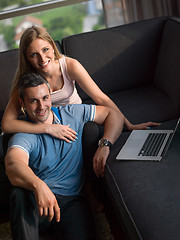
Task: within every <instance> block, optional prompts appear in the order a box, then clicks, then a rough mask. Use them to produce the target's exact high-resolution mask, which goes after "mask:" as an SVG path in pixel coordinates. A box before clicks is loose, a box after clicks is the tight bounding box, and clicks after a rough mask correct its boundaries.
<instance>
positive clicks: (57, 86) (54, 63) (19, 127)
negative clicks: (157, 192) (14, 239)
mask: <svg viewBox="0 0 180 240" xmlns="http://www.w3.org/2000/svg"><path fill="white" fill-rule="evenodd" d="M30 71H33V72H38V73H39V74H41V75H42V76H44V77H45V78H46V79H47V81H48V82H49V84H50V87H51V96H52V103H53V106H60V105H66V104H75V103H81V102H82V101H81V99H80V97H79V95H78V93H77V91H76V88H75V82H77V83H78V84H79V86H80V87H81V88H82V89H83V90H84V91H85V92H86V93H87V95H89V96H90V97H91V98H92V99H93V100H94V101H95V103H96V104H98V105H104V106H109V107H111V108H114V109H116V110H117V111H120V110H119V109H118V107H117V106H116V105H115V104H114V103H113V101H112V100H111V99H110V98H109V97H108V96H107V95H105V94H104V93H103V92H102V91H101V90H100V89H99V87H98V86H97V85H96V83H95V82H94V81H93V80H92V78H91V77H90V76H89V74H88V73H87V71H86V70H85V69H84V67H83V66H82V65H81V64H80V63H79V62H78V61H77V60H75V59H73V58H70V57H66V56H64V55H61V54H60V53H59V51H58V49H57V47H56V45H55V43H54V41H53V39H52V38H51V36H50V35H49V34H48V33H47V32H46V31H45V29H44V28H39V27H34V26H33V27H31V28H28V29H26V30H25V32H24V33H23V35H22V37H21V41H20V46H19V65H18V69H17V73H16V76H15V79H14V82H13V86H12V90H11V95H10V100H9V103H8V105H7V108H6V110H5V113H4V116H3V119H2V131H3V132H9V133H16V132H26V133H48V134H51V135H53V136H54V137H57V138H60V139H62V140H65V141H67V142H70V141H75V139H76V132H75V131H74V130H72V129H71V128H70V126H69V125H67V126H64V125H48V126H47V124H46V125H44V124H38V125H37V124H33V123H29V122H25V121H21V120H18V119H17V118H18V115H19V113H20V105H19V101H18V91H17V85H18V79H19V77H20V76H21V75H22V74H24V73H26V72H30ZM40 114H43V113H40ZM122 116H123V115H122ZM125 125H126V127H127V129H128V130H133V129H147V128H148V127H149V126H151V125H153V126H156V125H157V123H152V122H148V123H142V124H138V125H133V124H131V123H130V122H129V121H128V120H127V119H125Z"/></svg>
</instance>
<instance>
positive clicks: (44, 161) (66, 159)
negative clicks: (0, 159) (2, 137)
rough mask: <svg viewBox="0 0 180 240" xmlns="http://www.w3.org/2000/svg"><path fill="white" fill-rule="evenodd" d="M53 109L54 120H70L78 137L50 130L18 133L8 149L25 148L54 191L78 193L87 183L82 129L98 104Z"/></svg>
mask: <svg viewBox="0 0 180 240" xmlns="http://www.w3.org/2000/svg"><path fill="white" fill-rule="evenodd" d="M52 111H53V113H54V124H63V125H68V124H69V125H70V127H71V128H72V129H73V130H74V131H76V132H77V133H78V140H76V141H75V142H72V143H67V142H65V141H63V140H60V139H57V138H54V137H52V136H51V135H49V134H28V133H17V134H14V135H13V137H12V138H11V139H10V141H9V148H8V149H10V148H15V147H17V148H21V149H22V150H23V151H25V152H26V153H27V154H28V155H29V167H30V168H31V169H32V170H33V172H34V173H35V174H36V175H37V176H38V177H39V178H40V179H42V180H43V181H44V182H45V183H46V184H47V185H48V186H49V188H50V189H51V191H52V192H53V193H56V194H60V195H65V196H72V195H78V194H79V193H80V192H81V189H82V186H83V184H84V171H83V155H82V140H81V138H82V131H83V126H84V124H85V123H86V122H88V121H93V120H94V116H95V106H94V105H85V104H73V105H67V106H65V107H59V108H52Z"/></svg>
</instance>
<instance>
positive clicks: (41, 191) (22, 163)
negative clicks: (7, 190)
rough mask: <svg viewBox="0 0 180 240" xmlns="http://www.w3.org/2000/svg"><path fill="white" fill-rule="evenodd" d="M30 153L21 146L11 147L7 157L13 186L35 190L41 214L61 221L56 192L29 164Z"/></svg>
mask: <svg viewBox="0 0 180 240" xmlns="http://www.w3.org/2000/svg"><path fill="white" fill-rule="evenodd" d="M28 162H29V157H28V154H27V153H26V152H25V151H23V150H22V149H20V148H11V149H9V150H8V152H7V154H6V157H5V166H6V174H7V176H8V178H9V180H10V182H11V184H12V185H13V186H18V187H22V188H25V189H28V190H30V191H33V192H34V194H35V198H36V202H37V205H38V209H39V214H40V216H43V215H44V216H47V217H48V219H49V221H51V220H52V219H53V217H54V215H55V218H56V221H57V222H59V221H60V208H59V206H58V203H57V200H56V198H55V196H54V194H53V193H52V192H51V190H50V189H49V187H48V186H47V185H46V183H45V182H43V181H42V180H41V179H40V178H39V177H37V176H36V175H35V174H34V172H33V171H32V170H31V168H30V167H29V166H28Z"/></svg>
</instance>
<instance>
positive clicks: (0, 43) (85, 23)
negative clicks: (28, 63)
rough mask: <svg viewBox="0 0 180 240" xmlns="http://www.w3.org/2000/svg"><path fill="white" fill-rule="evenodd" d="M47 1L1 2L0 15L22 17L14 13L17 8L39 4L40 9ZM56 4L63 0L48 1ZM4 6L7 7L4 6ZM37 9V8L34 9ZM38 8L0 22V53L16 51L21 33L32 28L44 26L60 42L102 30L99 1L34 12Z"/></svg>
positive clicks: (102, 20) (92, 0)
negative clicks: (10, 50)
mask: <svg viewBox="0 0 180 240" xmlns="http://www.w3.org/2000/svg"><path fill="white" fill-rule="evenodd" d="M42 2H43V3H42ZM47 2H49V1H42V0H29V1H28V0H19V1H18V0H14V1H13V0H9V1H7V0H5V1H2V0H1V3H0V9H1V10H2V11H1V13H3V11H4V12H5V11H9V12H11V11H12V10H14V12H15V13H14V14H16V15H21V14H20V13H17V12H16V10H17V11H18V10H19V9H20V7H24V8H25V11H26V7H27V5H31V6H32V4H36V3H41V5H40V6H39V7H40V8H41V7H45V4H46V3H47ZM56 2H64V1H57V0H54V1H51V3H56ZM66 2H68V1H66ZM71 2H72V1H71ZM73 2H75V1H73ZM79 2H80V1H79ZM5 3H7V4H6V5H5ZM33 6H34V7H35V6H38V5H33ZM37 9H39V8H38V7H37ZM37 9H35V11H34V13H31V14H26V15H21V16H17V17H11V18H6V19H4V20H1V21H0V51H5V50H8V49H14V48H18V44H19V41H20V37H21V35H22V33H23V31H24V30H25V29H26V28H28V27H30V26H32V25H37V26H42V27H45V28H46V30H47V32H48V33H49V34H50V35H51V36H52V38H53V39H54V40H61V39H62V38H64V37H66V36H69V35H73V34H77V33H81V32H87V31H92V30H97V29H102V28H104V27H105V25H104V16H103V8H102V4H101V0H91V1H81V2H80V3H76V4H73V5H67V6H62V7H58V8H52V9H49V10H44V11H39V12H37ZM31 11H32V10H31Z"/></svg>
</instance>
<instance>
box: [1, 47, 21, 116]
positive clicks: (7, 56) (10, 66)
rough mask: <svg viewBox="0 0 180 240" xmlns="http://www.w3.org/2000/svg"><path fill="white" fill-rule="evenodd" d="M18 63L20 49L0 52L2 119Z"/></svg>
mask: <svg viewBox="0 0 180 240" xmlns="http://www.w3.org/2000/svg"><path fill="white" fill-rule="evenodd" d="M17 65H18V49H14V50H10V51H5V52H1V53H0V70H1V77H0V119H1V118H2V116H3V112H4V110H5V108H6V105H7V103H8V100H9V93H10V90H11V85H12V82H13V79H14V75H15V73H16V69H17Z"/></svg>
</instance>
